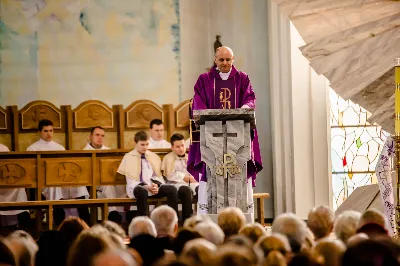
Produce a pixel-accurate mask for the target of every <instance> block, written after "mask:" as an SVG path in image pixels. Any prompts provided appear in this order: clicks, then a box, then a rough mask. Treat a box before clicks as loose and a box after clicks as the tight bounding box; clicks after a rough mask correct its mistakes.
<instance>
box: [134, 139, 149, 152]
mask: <svg viewBox="0 0 400 266" xmlns="http://www.w3.org/2000/svg"><path fill="white" fill-rule="evenodd" d="M149 143H150V141H149V140H139V141H138V142H137V143H136V147H135V148H136V150H137V151H138V152H139V153H141V154H144V153H146V151H147V150H148V149H149Z"/></svg>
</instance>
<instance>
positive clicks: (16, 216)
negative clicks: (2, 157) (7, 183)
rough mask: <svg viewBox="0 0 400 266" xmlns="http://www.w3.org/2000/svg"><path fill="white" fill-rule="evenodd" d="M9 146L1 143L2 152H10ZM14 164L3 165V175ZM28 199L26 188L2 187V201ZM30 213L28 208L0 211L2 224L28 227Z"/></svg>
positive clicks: (0, 193) (0, 197) (0, 196)
mask: <svg viewBox="0 0 400 266" xmlns="http://www.w3.org/2000/svg"><path fill="white" fill-rule="evenodd" d="M9 151H10V150H9V149H8V147H7V146H5V145H3V144H0V152H9ZM10 167H13V166H12V165H5V166H3V169H2V170H3V176H4V175H5V172H8V171H12V169H11V168H10ZM21 201H28V199H27V197H26V191H25V188H0V202H21ZM29 221H30V215H29V212H28V211H27V210H13V211H0V225H2V226H13V225H17V224H18V225H19V227H20V228H26V227H27V226H28V225H29Z"/></svg>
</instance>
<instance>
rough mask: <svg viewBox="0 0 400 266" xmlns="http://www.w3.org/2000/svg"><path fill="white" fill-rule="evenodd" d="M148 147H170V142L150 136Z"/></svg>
mask: <svg viewBox="0 0 400 266" xmlns="http://www.w3.org/2000/svg"><path fill="white" fill-rule="evenodd" d="M149 149H171V143H169V142H168V141H166V140H165V139H162V140H154V139H152V138H151V137H150V143H149Z"/></svg>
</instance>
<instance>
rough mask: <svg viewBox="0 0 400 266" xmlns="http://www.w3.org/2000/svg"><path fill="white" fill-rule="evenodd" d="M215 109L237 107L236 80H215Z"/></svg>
mask: <svg viewBox="0 0 400 266" xmlns="http://www.w3.org/2000/svg"><path fill="white" fill-rule="evenodd" d="M213 106H214V109H234V108H239V107H238V106H237V93H236V83H235V78H231V79H228V80H222V79H219V78H214V102H213Z"/></svg>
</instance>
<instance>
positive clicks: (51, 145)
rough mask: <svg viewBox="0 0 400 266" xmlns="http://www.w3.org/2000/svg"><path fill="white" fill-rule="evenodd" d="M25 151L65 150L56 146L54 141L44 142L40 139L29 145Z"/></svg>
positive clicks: (58, 145) (60, 146)
mask: <svg viewBox="0 0 400 266" xmlns="http://www.w3.org/2000/svg"><path fill="white" fill-rule="evenodd" d="M26 150H27V151H65V148H64V147H63V146H62V145H60V144H58V143H57V142H55V141H52V140H51V141H45V140H44V139H40V140H38V141H36V142H35V143H33V144H32V145H30V146H29V147H28V148H27V149H26Z"/></svg>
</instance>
